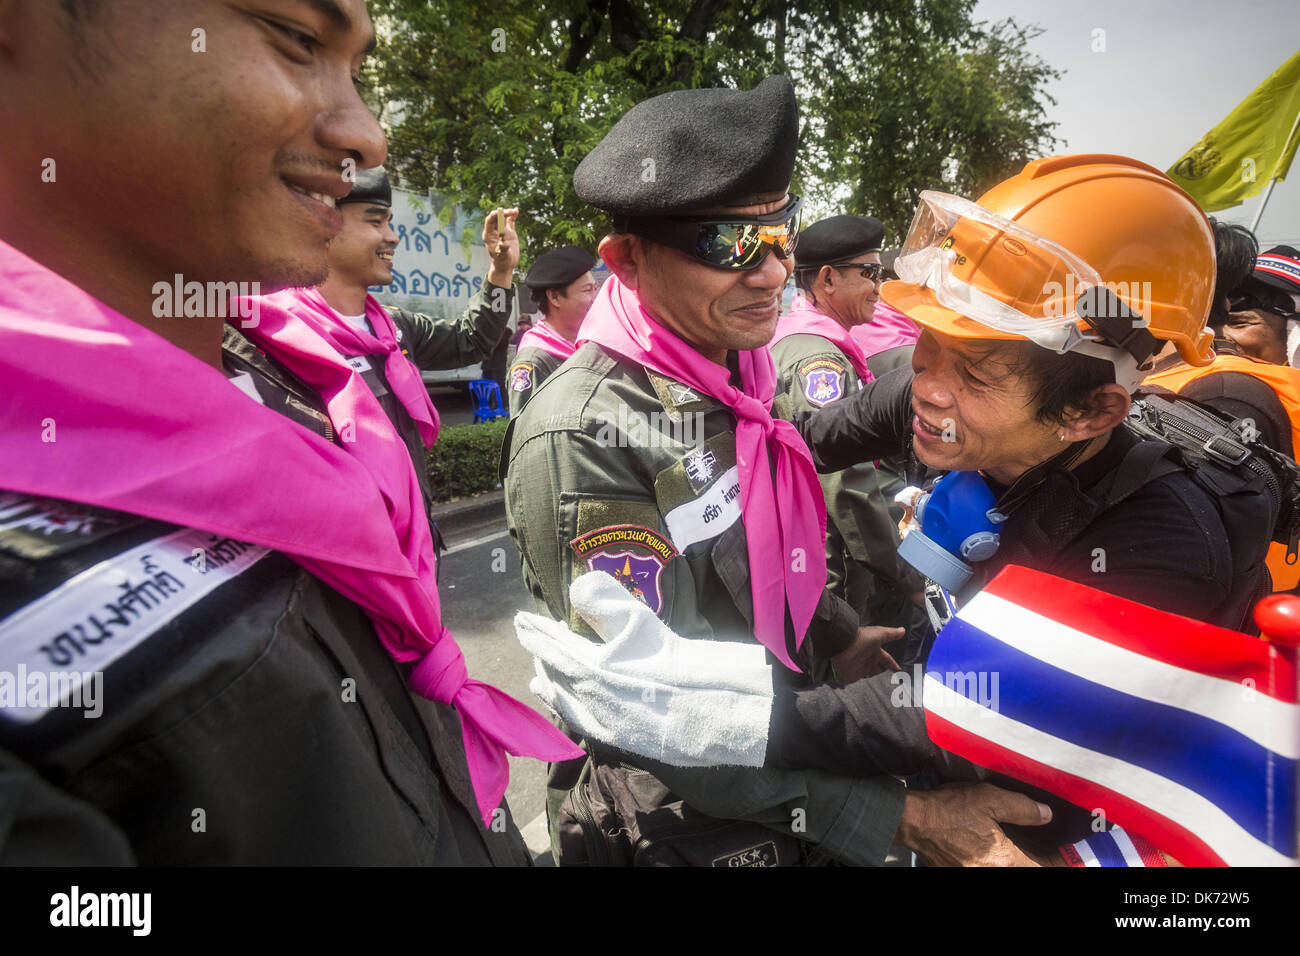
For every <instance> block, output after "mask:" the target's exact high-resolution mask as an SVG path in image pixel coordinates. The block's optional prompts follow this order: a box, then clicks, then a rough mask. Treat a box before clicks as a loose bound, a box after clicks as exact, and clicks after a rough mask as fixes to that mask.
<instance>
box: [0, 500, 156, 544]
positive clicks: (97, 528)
mask: <svg viewBox="0 0 1300 956" xmlns="http://www.w3.org/2000/svg"><path fill="white" fill-rule="evenodd" d="M143 520H144V519H143V518H140V517H138V516H136V515H130V514H123V513H121V512H117V511H108V510H106V509H103V508H95V507H92V506H90V505H82V504H76V503H74V502H71V501H59V500H57V499H54V498H39V497H36V496H34V495H19V494H13V493H10V492H0V551H5V552H8V553H9V554H12V555H14V556H15V557H19V558H26V559H27V560H29V561H40V560H43V559H45V558H51V557H54V556H56V555H59V554H63V553H65V552H68V551H73V550H76V549H77V548H80V547H84V546H85V545H88V544H90V543H91V542H93V541H98V540H99V539H100V538H106V537H108V536H109V535H110V534H115V533H116V532H118V531H121V530H123V529H124V528H130V527H132V526H134V525H137V524H139V523H140V522H141V521H143Z"/></svg>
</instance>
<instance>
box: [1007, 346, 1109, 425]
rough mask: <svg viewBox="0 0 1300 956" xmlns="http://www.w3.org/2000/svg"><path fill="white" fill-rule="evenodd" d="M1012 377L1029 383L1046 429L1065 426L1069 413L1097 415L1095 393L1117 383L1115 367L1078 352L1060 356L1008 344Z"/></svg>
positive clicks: (1040, 348)
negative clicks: (1095, 413)
mask: <svg viewBox="0 0 1300 956" xmlns="http://www.w3.org/2000/svg"><path fill="white" fill-rule="evenodd" d="M1007 351H1008V356H1009V359H1010V364H1011V371H1012V374H1019V375H1023V376H1025V377H1026V378H1027V379H1028V380H1029V383H1030V388H1031V394H1032V396H1033V401H1034V405H1035V406H1036V410H1035V413H1034V417H1036V418H1037V419H1038V420H1039V421H1040V422H1042V423H1043V424H1045V425H1064V424H1066V423H1067V420H1068V418H1067V415H1068V413H1070V412H1074V413H1080V412H1082V413H1088V412H1093V411H1097V410H1098V409H1097V408H1096V406H1094V405H1093V404H1092V393H1093V392H1094V391H1096V390H1097V389H1098V388H1100V387H1101V386H1102V385H1113V384H1114V383H1115V366H1114V365H1112V364H1111V363H1110V362H1107V361H1106V360H1105V359H1099V358H1096V357H1094V356H1092V355H1083V354H1080V353H1078V352H1066V353H1064V354H1059V353H1057V352H1055V351H1053V350H1052V349H1046V348H1043V347H1042V346H1041V345H1036V344H1034V343H1033V342H1028V341H1021V342H1010V343H1008V350H1007Z"/></svg>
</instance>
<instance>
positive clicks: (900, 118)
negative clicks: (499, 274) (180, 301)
mask: <svg viewBox="0 0 1300 956" xmlns="http://www.w3.org/2000/svg"><path fill="white" fill-rule="evenodd" d="M369 7H370V10H371V14H372V16H373V17H374V19H375V22H376V26H377V29H378V30H379V33H380V38H381V43H380V47H379V49H378V51H377V52H376V54H375V55H374V56H373V57H372V58H371V61H370V64H369V65H368V66H367V69H366V74H365V76H366V81H367V84H368V89H367V96H368V98H369V100H370V101H371V102H372V103H373V104H375V105H376V106H381V105H382V111H381V117H382V119H383V120H384V121H385V123H386V124H387V125H388V126H389V150H390V163H389V165H390V168H391V169H393V170H394V171H395V173H396V174H397V178H398V181H399V182H400V183H401V184H402V185H405V186H407V187H408V188H412V189H416V190H419V191H423V190H426V189H433V190H435V191H437V192H439V193H442V194H443V195H445V196H447V197H448V198H449V199H450V200H451V201H452V202H457V203H463V204H466V205H469V206H474V207H477V208H491V207H492V206H495V205H500V204H505V205H519V206H520V207H521V208H522V209H523V210H524V214H523V215H522V216H521V218H520V229H521V232H522V233H523V236H524V240H525V246H524V262H523V263H522V264H523V266H524V267H525V268H526V267H527V266H528V265H529V260H530V259H531V257H532V255H534V254H535V252H534V251H536V252H540V251H544V250H545V249H547V248H550V247H553V246H555V245H560V244H566V243H574V244H577V245H583V246H586V247H587V248H589V249H591V250H593V251H594V250H595V245H596V242H597V241H598V240H599V238H600V236H601V235H603V234H604V232H605V230H606V229H607V228H608V225H609V223H608V221H607V220H606V219H604V218H603V217H602V214H601V213H599V212H598V211H596V210H593V209H591V208H589V207H587V206H586V205H584V204H583V203H582V202H581V201H579V200H578V198H577V197H576V196H575V195H574V194H573V189H572V176H573V171H574V169H575V168H576V167H577V165H578V163H579V162H580V161H581V159H582V157H583V156H585V155H586V153H587V152H588V151H590V149H591V148H592V147H593V146H594V145H595V144H596V143H597V142H598V141H599V140H600V138H601V137H602V136H604V134H605V133H606V132H607V131H608V130H609V128H610V127H611V126H612V125H613V123H614V122H615V121H616V120H617V119H618V117H620V116H621V115H622V114H623V113H624V112H626V111H627V109H628V108H629V107H631V105H632V104H633V103H635V102H637V101H638V100H641V99H644V98H646V97H648V96H653V95H655V94H657V93H661V92H664V91H666V90H670V89H682V88H687V87H700V86H719V85H726V86H736V87H741V88H746V89H747V88H749V87H751V86H753V85H754V84H755V83H757V82H758V80H759V79H761V78H762V77H763V76H766V75H768V74H769V73H775V72H785V73H787V74H788V75H789V76H790V77H791V78H792V80H793V81H794V82H795V85H796V89H797V90H798V93H799V99H800V109H801V116H802V126H803V128H802V130H801V134H800V136H801V140H800V162H799V165H798V166H797V167H796V171H795V186H794V188H795V191H796V192H799V193H801V194H802V195H804V196H805V197H807V198H809V199H810V200H812V202H813V204H814V210H815V211H816V212H817V213H819V214H820V215H830V214H831V213H833V212H842V211H847V212H858V213H869V214H871V215H875V216H877V217H879V218H880V219H882V220H884V221H885V223H886V226H887V227H888V229H889V241H890V242H894V243H897V242H898V241H900V240H901V238H902V235H903V233H904V231H905V230H906V228H907V226H908V224H909V223H910V221H911V214H912V210H913V208H914V207H915V203H916V196H917V193H918V192H919V191H920V190H921V189H925V188H941V189H948V190H952V191H957V192H961V193H965V194H968V195H978V193H980V192H982V191H983V189H984V188H986V187H987V186H989V185H991V184H992V183H993V182H996V181H997V180H998V179H1001V178H1004V177H1005V176H1007V175H1010V174H1011V173H1013V172H1015V171H1016V170H1017V169H1018V168H1019V167H1020V166H1021V165H1023V163H1024V162H1025V161H1026V160H1027V159H1029V158H1032V157H1034V156H1036V155H1044V154H1046V153H1048V152H1050V150H1051V148H1052V146H1053V143H1054V139H1053V137H1052V135H1051V131H1052V128H1053V126H1054V124H1052V123H1050V122H1048V121H1047V120H1046V117H1045V113H1044V105H1043V101H1044V100H1045V99H1047V97H1045V95H1044V94H1043V93H1042V88H1043V85H1044V84H1045V83H1046V82H1047V81H1048V80H1049V79H1051V78H1052V77H1054V76H1056V75H1058V74H1057V73H1056V72H1055V71H1054V70H1052V69H1051V68H1050V67H1049V66H1048V65H1047V64H1045V63H1043V62H1042V61H1040V60H1038V59H1037V58H1036V57H1034V56H1032V55H1030V54H1029V53H1027V52H1026V50H1025V43H1026V41H1027V40H1028V39H1029V38H1030V37H1032V36H1033V35H1034V34H1033V32H1032V31H1031V30H1027V29H1026V28H1024V27H1021V26H1017V25H1016V24H1014V23H1012V22H1011V21H1004V22H1002V23H999V24H995V25H992V26H990V25H988V24H984V23H974V22H972V19H971V16H972V11H973V9H974V0H592V2H590V3H588V2H586V0H582V2H579V0H499V2H497V3H494V4H491V5H484V4H480V3H479V2H478V0H432V2H429V0H370V2H369ZM1049 101H1050V100H1049ZM945 177H946V179H947V181H945ZM806 221H812V220H811V219H808V220H806Z"/></svg>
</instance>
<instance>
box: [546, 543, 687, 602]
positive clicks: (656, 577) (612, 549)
mask: <svg viewBox="0 0 1300 956" xmlns="http://www.w3.org/2000/svg"><path fill="white" fill-rule="evenodd" d="M569 544H570V547H572V548H573V550H574V551H576V552H577V553H578V554H579V556H581V557H582V558H583V559H584V560H585V561H586V562H587V570H589V571H604V572H606V573H608V574H611V575H613V577H614V579H615V580H616V581H618V583H619V584H621V585H623V587H625V588H626V589H627V591H628V593H629V594H631V595H632V596H633V597H635V598H636V599H637V600H639V601H641V602H643V603H644V604H645V605H646V606H647V607H648V608H650V610H651V611H653V612H654V613H655V614H658V613H659V612H660V611H662V610H663V607H664V598H663V590H662V589H661V588H660V586H659V581H660V578H661V577H662V576H663V571H664V566H665V565H667V564H668V562H669V561H671V560H672V559H673V558H675V557H676V556H677V549H676V548H674V547H673V545H672V543H671V542H669V541H668V539H667V538H665V537H664V536H663V535H661V534H659V533H658V532H657V531H652V530H651V529H650V528H645V527H642V526H641V525H633V524H623V525H610V526H609V527H606V528H597V529H596V530H595V531H589V532H587V533H586V534H583V535H579V536H578V537H576V538H574V539H573V540H572V541H571V542H570V543H569ZM644 552H648V553H644Z"/></svg>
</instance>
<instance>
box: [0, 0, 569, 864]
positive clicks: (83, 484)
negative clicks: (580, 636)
mask: <svg viewBox="0 0 1300 956" xmlns="http://www.w3.org/2000/svg"><path fill="white" fill-rule="evenodd" d="M195 24H202V25H203V29H204V36H205V38H206V43H207V44H208V45H209V46H208V49H210V50H212V51H214V52H211V53H208V54H206V55H197V54H196V53H194V52H192V51H191V47H190V44H189V42H188V38H190V37H191V31H192V30H194V29H195V26H194V25H195ZM178 37H180V38H186V39H187V42H181V43H177V42H176V40H177V38H178ZM373 45H374V31H373V28H372V26H371V23H370V20H369V17H368V16H367V14H366V10H365V7H364V5H363V4H362V3H361V2H360V0H340V2H338V3H336V4H329V5H324V4H307V3H299V2H289V0H285V2H264V3H260V4H258V5H256V7H252V6H250V7H248V8H245V7H244V6H243V5H238V4H227V3H214V2H206V0H190V2H176V3H169V4H164V5H162V6H159V5H157V4H155V3H152V2H150V0H121V2H117V3H113V4H98V3H84V2H83V3H71V2H70V3H66V4H50V3H27V4H22V3H18V4H5V5H3V6H0V75H2V76H3V79H4V82H5V85H6V88H7V89H8V90H9V91H10V95H8V96H6V97H5V98H4V102H3V104H2V105H0V122H3V124H4V128H5V131H6V134H5V138H4V143H3V147H0V149H3V154H2V156H0V163H3V167H4V171H5V175H4V176H3V177H0V182H2V183H3V184H2V185H0V191H2V193H3V197H2V201H0V274H3V276H4V279H3V281H2V282H0V343H2V344H0V364H3V370H2V374H3V376H4V379H5V382H6V400H5V402H4V404H3V407H0V445H2V447H0V489H3V495H2V497H3V505H0V507H2V508H3V511H4V515H5V518H4V523H3V530H2V531H0V595H3V597H0V655H2V659H0V671H4V672H5V673H6V675H8V674H12V673H13V672H15V671H18V672H19V673H21V672H22V670H24V669H25V670H26V671H27V673H28V675H29V678H31V677H34V676H41V677H43V678H45V679H46V681H47V682H48V681H55V680H58V681H62V686H63V687H64V688H65V689H66V688H67V687H69V686H70V684H69V681H71V682H72V683H74V684H76V685H77V687H76V691H75V692H74V693H71V694H69V695H65V696H63V697H62V698H61V699H60V700H58V701H56V700H55V699H54V698H50V697H47V696H44V695H42V696H40V697H39V698H27V699H25V700H22V701H15V700H13V698H12V697H11V696H10V697H7V698H0V766H3V773H2V774H0V791H2V793H3V796H2V798H0V862H4V863H27V864H51V863H65V864H66V863H78V864H106V863H112V864H119V863H129V862H140V863H150V864H160V863H220V864H249V863H270V864H305V863H318V864H360V863H368V864H397V863H402V864H416V863H420V864H428V863H449V864H450V863H459V864H492V863H498V864H507V863H526V862H527V861H528V855H527V851H526V849H525V848H524V846H523V843H522V840H521V839H520V837H519V835H518V831H517V830H516V829H515V828H514V825H513V823H512V822H511V820H510V817H509V812H508V809H507V808H506V807H505V806H504V804H502V803H501V799H500V797H501V792H502V790H501V788H502V787H503V786H504V784H505V776H504V768H505V766H506V758H505V753H506V752H507V751H508V752H517V753H532V754H534V755H536V756H539V757H541V758H542V759H547V760H555V759H562V758H563V757H564V756H565V755H571V754H572V748H571V747H568V746H566V745H564V744H562V743H561V742H560V741H557V740H555V739H554V737H553V735H551V734H549V733H547V732H546V730H545V729H544V728H543V727H541V726H540V725H539V724H537V723H536V722H533V721H532V720H531V718H530V717H529V716H528V710H527V708H523V706H522V705H519V704H518V703H517V702H512V701H510V699H509V698H507V697H505V695H502V694H500V692H499V691H496V690H495V689H493V688H490V687H488V686H487V685H482V684H479V683H477V682H475V681H472V680H469V679H468V678H467V676H466V674H465V669H464V666H465V665H464V660H463V658H462V657H461V655H460V652H459V650H458V649H457V647H456V645H455V641H454V639H452V638H451V635H450V634H448V633H447V632H446V629H445V628H443V627H442V626H441V623H440V620H439V610H438V604H437V592H436V588H435V587H434V585H433V551H432V542H431V539H430V536H429V531H428V525H427V523H426V522H425V521H424V520H423V515H422V513H421V510H422V509H421V504H420V496H419V486H418V484H417V482H416V478H415V475H414V471H413V469H412V466H411V462H410V460H409V458H408V456H407V455H406V454H405V453H404V452H401V451H400V448H399V446H397V445H396V444H395V443H393V442H392V441H391V428H390V426H389V424H388V422H387V420H386V419H385V417H384V413H383V411H382V409H381V408H380V406H379V404H378V402H377V401H376V400H375V399H374V396H373V395H372V394H371V393H370V391H369V390H368V389H367V388H366V387H365V385H364V383H362V381H361V379H360V378H359V377H358V376H357V375H356V374H355V373H354V372H353V371H352V370H351V369H349V368H348V367H347V366H346V365H345V364H344V363H343V362H342V361H341V360H340V359H339V357H338V356H337V354H336V353H334V352H332V350H331V349H330V347H329V346H328V344H327V343H325V342H324V341H323V340H322V339H320V337H319V336H316V335H315V334H314V333H312V332H311V330H310V329H307V328H306V327H305V326H304V325H303V324H302V323H301V322H298V321H296V320H294V319H293V318H292V316H290V315H289V314H288V313H287V312H285V311H284V310H281V309H278V308H276V307H275V306H274V305H273V304H270V303H266V302H265V301H263V300H259V299H251V300H249V299H245V300H241V301H240V303H238V304H237V305H236V306H235V307H234V309H233V310H232V308H231V305H232V303H231V302H230V301H228V300H227V301H225V302H223V303H222V304H219V305H218V306H215V307H214V306H212V305H208V306H206V307H204V306H203V301H204V295H203V294H202V293H203V289H204V287H205V286H206V288H207V297H208V298H207V301H208V302H209V303H211V302H213V301H214V298H213V297H214V296H215V295H216V294H217V291H218V290H217V289H216V288H215V287H222V294H223V295H224V288H225V286H226V284H227V283H229V284H236V285H237V284H238V283H258V284H260V287H261V290H262V291H264V292H272V291H275V290H276V289H280V288H286V287H294V286H310V285H314V284H316V283H319V282H321V281H322V280H323V279H324V278H325V275H326V272H327V268H328V244H329V242H330V240H331V239H333V237H334V236H336V235H337V234H338V232H339V230H340V228H341V226H342V222H341V218H342V217H341V216H340V214H339V212H338V210H337V209H336V208H335V203H336V201H337V200H338V199H340V198H342V197H344V196H345V195H346V194H347V192H348V190H349V189H350V186H351V184H350V183H348V182H346V181H345V179H344V177H343V176H342V171H343V170H344V169H345V168H347V166H348V165H349V162H350V163H351V164H352V165H355V166H360V167H363V168H364V167H370V166H377V165H379V164H380V163H382V162H383V160H384V158H385V143H384V138H383V134H382V132H381V130H380V128H379V125H378V124H377V123H376V121H375V119H374V117H373V116H371V115H370V113H369V111H368V110H367V109H366V107H365V104H364V103H363V102H362V101H361V99H360V97H359V96H358V95H357V92H356V89H355V87H354V85H353V78H354V76H355V75H356V71H357V70H358V69H359V67H360V65H361V62H362V60H363V59H364V57H365V55H366V53H367V51H368V50H370V49H371V48H372V47H373ZM215 51H221V52H219V53H218V52H215ZM42 157H48V159H49V161H48V162H44V163H43V162H42ZM41 169H44V170H45V172H46V174H47V175H46V176H45V181H44V182H39V183H38V182H35V181H34V180H33V178H32V177H33V175H36V174H35V173H34V172H33V171H36V170H41ZM173 280H174V281H175V282H176V283H179V284H181V285H182V287H183V288H190V287H193V288H194V289H197V290H198V291H197V292H195V293H194V295H193V296H191V295H189V294H188V293H187V294H186V296H185V304H186V306H187V307H188V305H190V304H193V305H194V311H192V312H191V311H189V310H188V308H186V310H184V311H181V312H179V313H178V312H177V310H176V306H177V303H176V302H175V301H172V300H171V299H170V296H169V292H168V287H169V286H170V284H171V283H172V282H173ZM213 312H217V313H221V312H226V313H229V315H230V318H231V321H230V322H227V321H225V320H224V319H223V318H222V316H221V315H220V314H216V315H214V314H213ZM42 420H45V424H44V425H41V422H42ZM33 425H36V426H39V427H38V428H36V429H33ZM408 685H409V686H408ZM95 688H100V689H102V694H94V693H93V691H94V689H95ZM412 691H414V693H413V692H412ZM88 694H89V695H90V696H91V697H92V698H93V699H92V700H90V701H89V702H90V703H92V704H95V706H89V707H85V708H84V712H85V716H84V717H83V716H82V712H81V711H80V710H74V709H73V708H72V707H69V706H63V705H64V704H68V703H70V702H75V701H77V700H78V698H80V700H81V703H82V704H83V705H84V704H86V703H87V695H88ZM473 698H478V700H475V699H473ZM480 701H481V702H488V703H489V706H490V708H491V709H492V710H493V711H494V713H487V712H485V710H484V708H483V707H482V706H480ZM56 704H57V705H56ZM498 707H499V708H502V709H501V710H499V711H497V710H496V708H498ZM87 718H90V719H87ZM548 752H549V753H548Z"/></svg>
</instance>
